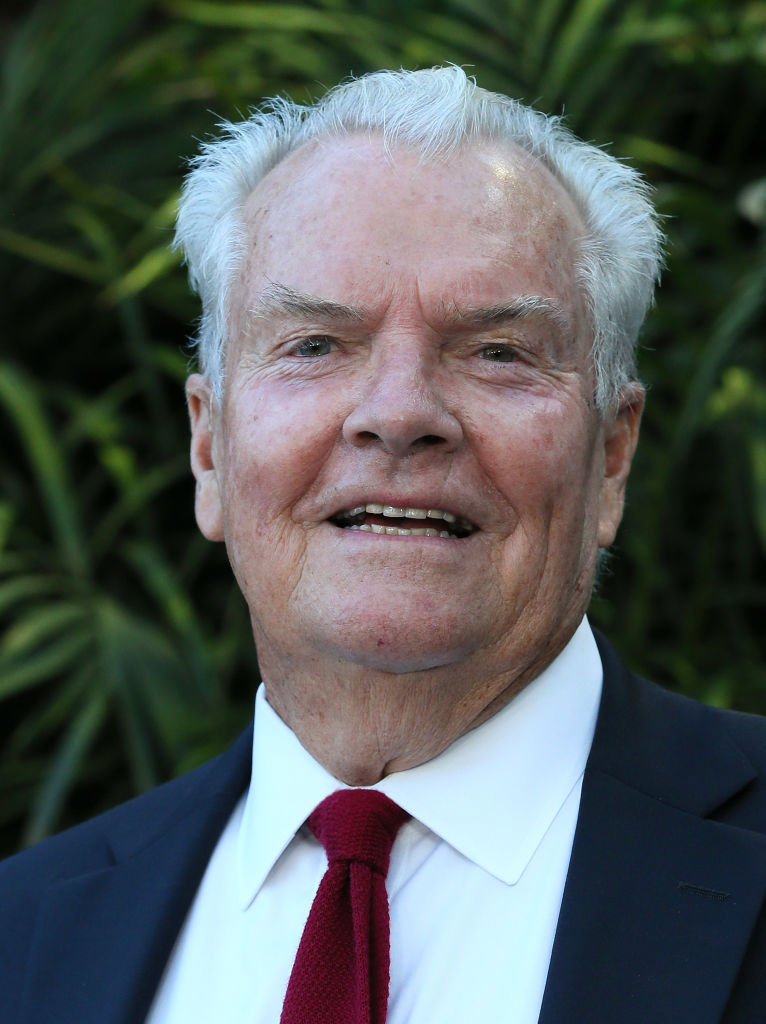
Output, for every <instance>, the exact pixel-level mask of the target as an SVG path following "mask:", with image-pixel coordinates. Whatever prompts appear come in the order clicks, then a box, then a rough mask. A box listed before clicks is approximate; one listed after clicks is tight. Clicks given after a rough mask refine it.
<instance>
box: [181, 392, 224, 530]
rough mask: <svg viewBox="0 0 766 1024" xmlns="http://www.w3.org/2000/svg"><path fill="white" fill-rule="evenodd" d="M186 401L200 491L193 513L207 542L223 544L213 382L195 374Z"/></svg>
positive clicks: (196, 497) (196, 496)
mask: <svg viewBox="0 0 766 1024" xmlns="http://www.w3.org/2000/svg"><path fill="white" fill-rule="evenodd" d="M186 401H187V405H188V408H189V420H190V424H191V453H190V454H191V468H192V472H193V473H194V479H195V480H196V481H197V489H196V492H195V497H194V513H195V516H196V518H197V525H198V526H199V528H200V531H201V532H202V534H203V536H205V537H207V539H208V540H223V514H222V508H221V494H220V489H219V481H218V471H217V467H216V464H215V445H214V438H215V408H214V402H215V399H214V398H213V393H212V390H211V387H210V381H209V380H208V379H207V377H203V376H202V375H201V374H198V373H193V374H192V375H191V376H190V377H189V378H188V380H187V381H186Z"/></svg>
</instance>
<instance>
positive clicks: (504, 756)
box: [147, 620, 602, 1024]
mask: <svg viewBox="0 0 766 1024" xmlns="http://www.w3.org/2000/svg"><path fill="white" fill-rule="evenodd" d="M601 680H602V669H601V662H600V659H599V655H598V650H597V648H596V644H595V641H594V639H593V634H592V633H591V631H590V627H589V626H588V623H587V621H586V620H583V622H582V623H581V625H580V627H579V628H578V630H577V632H576V633H575V635H574V636H573V637H572V639H571V641H570V642H569V644H568V645H567V647H566V648H565V649H564V650H563V651H562V653H561V654H560V655H559V656H558V658H556V660H555V661H554V662H553V663H552V664H551V665H550V666H549V667H548V668H547V669H546V670H545V671H544V672H543V673H542V674H541V675H540V676H539V677H538V678H537V679H536V680H534V682H532V683H530V684H529V686H527V687H526V688H525V689H524V690H523V691H522V692H521V693H520V694H519V695H518V696H517V697H515V698H514V700H513V701H511V703H510V704H508V705H506V707H504V708H503V709H502V710H501V711H499V712H498V713H497V714H496V715H494V716H493V717H492V718H490V719H489V720H488V721H487V722H484V723H483V724H482V725H481V726H479V727H478V728H477V729H474V730H473V731H472V732H469V733H467V734H466V735H465V736H462V737H461V738H460V739H458V740H456V741H455V742H454V743H453V744H451V746H449V747H448V748H447V749H446V750H444V751H443V752H442V753H441V754H439V755H438V757H435V758H433V760H431V761H428V762H426V763H425V764H422V765H419V766H418V767H416V768H410V769H408V770H407V771H403V772H397V773H394V774H392V775H389V776H387V777H386V778H385V779H382V780H381V781H380V782H379V783H377V784H376V785H375V786H373V787H371V788H373V789H379V790H381V791H382V792H384V793H386V794H387V795H388V796H390V797H391V799H392V800H395V801H396V802H397V803H398V804H399V805H400V806H401V807H403V808H405V809H406V810H407V811H409V812H410V814H411V815H412V819H411V820H410V821H409V822H407V823H406V824H405V825H404V826H403V827H402V829H401V830H400V832H399V835H398V837H397V839H396V842H395V843H394V847H393V851H392V855H391V866H390V870H389V874H388V879H387V889H388V893H389V899H390V907H391V989H390V996H389V1009H388V1018H387V1020H388V1024H433V1022H434V1021H439V1022H440V1024H475V1022H476V1021H481V1022H482V1024H496V1022H497V1024H500V1022H503V1024H507V1022H508V1021H513V1022H514V1024H534V1022H536V1021H537V1019H538V1015H539V1012H540V1006H541V1003H542V997H543V990H544V987H545V980H546V976H547V972H548V965H549V962H550V954H551V948H552V945H553V937H554V933H555V930H556V923H557V920H558V915H559V910H560V907H561V897H562V893H563V889H564V881H565V879H566V873H567V868H568V865H569V857H570V854H571V849H572V840H573V837H574V830H575V825H576V821H577V813H578V809H579V803H580V791H581V787H582V777H583V770H584V768H585V762H586V759H587V756H588V753H589V751H590V746H591V742H592V739H593V732H594V728H595V722H596V715H597V711H598V704H599V700H600V694H601ZM267 696H268V686H266V688H265V689H264V687H263V686H261V687H260V689H259V691H258V695H257V697H256V702H255V731H254V739H253V770H252V778H251V782H250V787H249V789H248V792H247V794H246V795H245V796H244V797H243V798H242V800H241V801H240V802H239V804H238V805H237V807H236V809H235V810H234V813H233V814H232V816H231V818H230V820H229V822H228V825H227V826H226V828H225V829H224V831H223V833H222V835H221V838H220V840H219V842H218V844H217V846H216V849H215V851H214V852H213V855H212V857H211V859H210V862H209V864H208V867H207V870H206V872H205V875H204V877H203V879H202V881H201V883H200V886H199V889H198V890H197V893H196V896H195V898H194V900H193V902H192V905H191V907H190V909H189V913H188V915H187V918H186V921H185V923H184V926H183V928H182V930H181V932H180V934H179V937H178V939H177V941H176V944H175V947H174V949H173V952H172V954H171V957H170V959H169V961H168V964H167V967H166V970H165V974H164V976H163V979H162V982H161V984H160V987H159V989H158V991H157V995H156V997H155V1000H154V1003H153V1006H152V1009H151V1011H150V1013H149V1016H148V1018H147V1024H210V1022H211V1021H215V1024H245V1022H247V1024H278V1022H279V1017H280V1013H281V1010H282V1000H283V998H284V993H285V990H286V988H287V982H288V979H289V976H290V971H291V969H292V965H293V960H294V958H295V953H296V950H297V948H298V942H299V940H300V937H301V934H302V932H303V927H304V925H305V923H306V918H307V917H308V913H309V910H310V908H311V903H312V901H313V898H314V895H315V893H316V890H317V887H318V885H319V881H320V879H321V877H322V875H323V874H324V871H325V868H326V864H327V861H326V857H325V854H324V850H323V849H322V847H321V845H320V844H319V842H318V841H317V840H316V839H315V838H314V836H313V835H312V834H311V833H310V831H309V830H308V828H307V827H306V826H305V825H304V822H305V820H306V818H307V817H308V815H309V814H310V813H311V811H312V810H313V809H314V807H315V806H316V805H317V804H318V803H319V802H320V801H321V800H323V799H324V798H325V797H326V796H328V795H329V794H330V793H332V792H334V791H335V790H336V789H343V788H347V787H345V785H344V784H343V783H341V782H339V781H338V780H337V779H335V778H333V776H332V775H330V774H329V773H328V772H327V771H326V770H325V769H324V768H323V767H322V766H321V765H320V764H319V763H318V762H316V761H315V760H314V758H313V757H312V756H311V755H310V754H309V753H308V752H307V751H306V750H305V749H304V748H303V747H302V746H301V745H300V743H299V742H298V740H297V738H296V736H295V734H294V733H293V732H292V731H291V730H290V729H289V728H288V727H287V726H286V725H285V724H284V722H282V720H281V719H280V718H279V717H278V716H277V715H276V714H275V712H274V711H273V710H272V709H271V707H270V706H269V704H268V701H267Z"/></svg>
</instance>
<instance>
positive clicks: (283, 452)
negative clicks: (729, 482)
mask: <svg viewBox="0 0 766 1024" xmlns="http://www.w3.org/2000/svg"><path fill="white" fill-rule="evenodd" d="M178 240H179V244H180V245H181V247H182V248H183V250H184V252H185V254H186V258H187V261H188V263H189V267H190V270H191V276H192V280H193V282H194V284H195V285H196V287H197V288H198V290H199V291H200V294H201V297H202V302H203V318H202V325H201V330H200V339H199V348H200V361H201V373H200V374H194V375H192V376H191V377H190V378H189V381H188V386H187V393H188V401H189V409H190V415H191V425H192V447H191V455H192V468H193V471H194V475H195V478H196V482H197V491H196V513H197V520H198V523H199V526H200V529H201V530H202V532H203V533H204V534H205V536H206V537H208V538H209V539H210V540H213V541H224V542H225V544H226V547H227V551H228V554H229V558H230V561H231V564H232V568H233V570H234V574H235V576H236V579H237V583H238V585H239V587H240V589H241V591H242V593H243V595H244V597H245V600H246V601H247V604H248V607H249V610H250V615H251V620H252V627H253V635H254V638H255V643H256V646H257V650H258V656H259V662H260V665H261V669H262V673H263V679H264V682H263V685H262V686H261V687H260V689H259V690H258V695H257V698H256V707H255V724H254V737H253V738H251V736H250V735H249V734H248V735H247V736H246V737H244V738H243V739H242V740H240V741H239V743H238V744H237V745H236V746H235V747H234V748H233V749H232V750H231V751H230V752H228V753H227V754H225V755H223V757H222V758H220V759H218V760H217V761H216V762H213V763H211V764H208V765H206V766H204V767H203V768H202V769H200V770H198V771H197V772H195V773H192V774H191V775H190V776H186V777H184V778H182V779H179V780H177V781H176V782H173V783H171V784H169V785H168V786H165V787H162V788H161V789H160V790H157V791H155V792H154V793H151V794H149V795H147V796H145V797H142V798H140V799H139V800H137V801H134V802H132V803H131V804H128V805H126V806H125V807H124V808H118V809H117V810H116V811H113V812H110V813H109V814H107V815H106V816H104V817H102V818H101V819H97V820H96V821H95V822H91V823H88V824H86V825H84V826H80V828H78V829H75V830H73V831H72V832H70V833H68V834H65V835H63V836H61V837H58V838H56V839H53V840H51V841H49V842H48V843H45V844H42V845H41V847H39V848H38V849H37V850H33V851H30V852H28V853H27V854H24V855H22V856H21V857H19V858H16V859H14V860H12V861H10V862H8V863H7V864H6V865H5V867H4V870H3V871H2V874H1V875H0V885H2V890H0V891H2V894H3V902H4V905H5V910H4V915H3V918H2V922H3V933H4V934H3V939H2V942H3V943H4V946H3V947H2V955H3V961H2V965H3V966H2V967H0V973H1V974H2V981H3V992H4V997H3V1004H2V1008H0V1021H2V1024H10V1022H11V1021H13V1022H19V1024H21V1022H24V1024H32V1022H36V1024H43V1022H53V1021H56V1022H59V1021H72V1022H77V1024H112V1022H114V1024H116V1022H121V1024H128V1022H131V1024H132V1022H135V1024H138V1022H140V1021H143V1020H147V1021H148V1022H149V1024H180V1022H183V1024H193V1022H197V1021H199V1022H202V1021H204V1022H206V1024H207V1022H210V1021H215V1022H216V1024H235V1022H245V1021H247V1022H253V1021H257V1022H264V1024H265V1022H277V1021H279V1020H281V1021H282V1022H284V1024H299V1022H306V1024H321V1022H325V1021H327V1022H333V1024H346V1022H352V1021H353V1022H362V1021H365V1022H374V1024H383V1021H384V1020H386V1019H387V1020H388V1021H389V1022H392V1024H432V1022H433V1021H440V1022H455V1024H457V1022H461V1024H468V1022H471V1024H474V1022H477V1021H478V1022H481V1024H495V1022H498V1024H499V1022H501V1021H502V1022H513V1024H532V1022H534V1021H537V1020H538V1019H539V1020H540V1021H542V1022H544V1024H573V1022H575V1024H579V1022H599V1024H601V1022H615V1024H617V1022H619V1024H646V1022H648V1021H673V1022H674V1024H678V1022H682V1024H712V1022H714V1021H727V1022H730V1024H731V1022H740V1024H745V1022H754V1021H756V1020H763V1019H766V1017H764V1013H766V1011H765V1010H764V1007H765V1006H766V970H764V956H765V955H766V923H765V919H764V913H763V901H764V893H765V892H766V837H765V836H764V831H765V830H766V797H765V796H764V786H763V782H762V773H763V771H764V768H766V729H764V724H763V722H761V721H758V720H757V719H752V718H748V717H745V716H737V715H734V714H730V713H721V712H717V711H713V710H711V709H706V708H703V707H701V706H699V705H695V704H693V703H691V702H688V701H685V700H682V699H680V698H678V697H675V696H672V695H670V694H668V693H665V692H663V691H660V690H658V689H656V688H655V687H653V686H651V685H650V684H647V683H645V682H643V681H641V680H638V679H637V678H636V677H634V676H632V675H631V674H630V673H629V672H628V671H627V670H626V669H625V668H624V667H623V666H622V665H621V663H620V662H619V660H618V659H617V656H616V655H615V654H614V652H613V651H612V650H611V649H610V648H609V646H608V645H607V644H606V642H605V641H603V642H602V641H601V640H599V644H598V646H597V644H596V641H595V640H594V637H593V634H592V632H591V631H590V628H589V626H588V623H587V620H586V619H585V612H586V609H587V605H588V601H589V597H590V594H591V589H592V585H593V579H594V574H595V571H596V566H597V561H598V555H599V549H603V548H606V547H608V546H609V545H610V544H611V543H612V541H613V539H614V536H615V532H616V530H617V527H618V525H619V522H620V518H621V514H622V506H623V498H624V492H625V484H626V480H627V477H628V473H629V470H630V465H631V459H632V457H633V453H634V449H635V445H636V441H637V437H638V429H639V421H640V418H641V411H642V406H643V401H644V394H643V390H642V388H641V386H640V384H639V383H638V382H637V381H636V379H635V374H634V367H633V358H632V352H633V346H634V343H635V340H636V336H637V333H638V330H639V327H640V324H641V322H642V320H643V317H644V315H645V312H646V310H647V308H648V306H649V305H650V302H651V297H652V291H653V286H654V282H655V280H656V277H657V273H658V266H659V244H660V235H659V231H658V229H657V224H656V219H655V217H654V214H653V211H652V208H651V206H650V204H649V202H648V199H647V192H646V188H645V187H644V185H643V184H642V182H641V181H640V179H639V178H638V176H637V175H636V173H635V172H634V171H632V170H631V169H629V168H628V167H626V166H625V165H624V164H621V163H619V162H618V161H617V160H615V159H613V158H612V157H610V156H608V155H607V154H605V153H603V152H602V151H600V150H598V149H596V148H594V147H592V146H588V145H586V144H584V143H582V142H580V141H579V140H577V139H575V138H574V137H573V136H572V135H571V134H570V133H569V132H568V131H567V130H566V129H565V128H563V127H562V126H561V124H560V123H558V122H557V121H556V120H555V119H548V118H545V117H543V116H542V115H541V114H538V113H536V112H534V111H532V110H530V109H528V108H525V107H523V106H521V105H519V104H517V103H516V102H514V101H512V100H509V99H507V98H506V97H502V96H497V95H492V94H489V93H487V92H484V91H483V90H481V89H478V88H477V87H476V86H475V85H474V84H473V83H472V82H471V81H470V80H468V79H467V78H466V77H465V75H464V74H463V72H462V71H461V70H460V69H458V68H454V67H451V68H443V69H433V70H430V71H421V72H414V73H410V72H400V73H389V72H385V73H380V74H376V75H372V76H369V77H366V78H363V79H360V80H357V81H352V82H350V83H348V84H345V85H343V86H340V87H338V88H337V89H335V90H332V91H331V92H330V93H329V94H328V95H327V96H325V98H324V99H323V100H322V101H321V102H320V103H318V104H317V105H316V106H314V107H310V108H307V109H303V108H298V107H296V106H294V105H292V104H290V103H288V102H287V101H282V100H279V101H274V103H273V104H272V105H271V106H270V107H269V108H268V109H266V110H264V111H262V112H259V113H256V114H254V115H253V116H252V117H251V118H250V119H249V120H248V121H246V122H244V123H242V124H236V125H228V126H226V128H225V131H224V133H223V136H222V138H221V139H219V140H218V141H215V142H212V143H210V144H209V145H207V146H206V147H205V148H204V151H203V152H202V154H201V155H200V157H199V158H198V159H197V161H196V164H195V166H194V168H193V170H192V173H191V175H190V177H189V179H188V181H187V186H186V189H185V193H184V198H183V201H182V204H181V210H180V215H179V227H178ZM328 862H329V868H328ZM389 905H390V917H389ZM389 922H390V924H389ZM389 929H390V930H389ZM389 949H390V985H389Z"/></svg>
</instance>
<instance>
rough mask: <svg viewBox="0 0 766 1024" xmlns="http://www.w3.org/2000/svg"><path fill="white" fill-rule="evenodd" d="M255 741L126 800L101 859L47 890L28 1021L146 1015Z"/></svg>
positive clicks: (94, 1023)
mask: <svg viewBox="0 0 766 1024" xmlns="http://www.w3.org/2000/svg"><path fill="white" fill-rule="evenodd" d="M250 743H251V739H250V734H249V733H246V734H245V735H244V736H243V737H241V738H240V740H239V741H238V742H237V743H236V744H235V746H234V747H232V749H231V750H230V751H228V752H227V753H226V754H225V755H224V756H223V757H222V758H219V759H217V760H216V761H215V762H211V763H210V764H209V765H206V766H203V769H202V770H200V772H199V773H193V775H192V776H190V777H188V778H189V781H188V782H185V780H177V781H176V782H175V783H173V784H171V785H170V786H169V787H163V788H162V789H160V790H158V791H155V793H152V794H150V796H149V797H147V798H145V800H143V801H138V802H137V803H136V805H135V806H136V808H138V809H139V810H136V812H135V813H131V810H130V805H128V807H127V808H126V809H125V813H124V814H123V815H122V816H121V819H120V825H119V828H118V829H115V830H113V831H112V833H111V834H110V836H109V840H108V844H107V846H105V850H104V866H103V867H102V868H100V869H98V868H97V869H96V870H93V871H91V872H89V873H87V874H85V875H81V876H77V877H74V878H68V879H63V880H62V881H60V882H58V883H56V884H55V885H53V886H51V887H50V888H49V889H48V891H47V892H46V894H45V895H44V897H43V899H42V901H41V905H40V909H39V913H38V917H37V921H36V926H35V936H34V940H33V946H32V952H31V955H30V965H29V971H28V974H27V978H26V984H25V990H24V992H25V995H24V1000H23V1003H22V1012H21V1014H20V1018H19V1019H20V1022H21V1024H50V1021H54V1020H68V1021H69V1020H71V1021H77V1022H78V1024H140V1022H141V1021H143V1020H144V1018H145V1016H146V1013H147V1012H148V1009H149V1006H150V1004H151V1000H152V998H153V996H154V993H155V991H156V988H157V985H158V984H159V981H160V978H161V976H162V972H163V970H164V967H165V964H166V962H167V959H168V956H169V954H170V951H171V949H172V946H173V943H174V941H175V939H176V936H177V935H178V932H179V930H180V928H181V925H182V924H183V921H184V918H185V916H186V912H187V910H188V908H189V905H190V903H191V900H192V898H193V896H194V893H195V891H196V888H197V886H198V884H199V881H200V879H201V877H202V874H203V873H204V870H205V867H206V865H207V862H208V860H209V858H210V855H211V853H212V850H213V848H214V846H215V844H216V842H217V840H218V837H219V836H220V833H221V831H222V829H223V827H224V825H225V824H226V821H227V820H228V817H229V816H230V814H231V812H232V810H233V808H234V805H235V804H236V802H237V800H238V798H239V797H240V795H241V794H242V792H243V791H244V789H245V787H246V785H247V779H248V772H249V764H250ZM146 801H152V806H151V810H152V813H151V817H149V816H148V815H147V809H146ZM62 935H65V936H67V940H66V945H63V946H62V944H61V940H60V936H62ZM88 972H90V974H88Z"/></svg>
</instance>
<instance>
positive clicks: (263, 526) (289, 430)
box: [224, 385, 338, 534]
mask: <svg viewBox="0 0 766 1024" xmlns="http://www.w3.org/2000/svg"><path fill="white" fill-rule="evenodd" d="M229 423H230V429H229V431H228V433H227V437H226V451H225V456H224V461H225V465H226V486H225V496H224V506H225V508H224V514H225V515H226V516H227V517H228V518H229V519H230V520H234V519H236V520H238V521H240V523H241V522H242V521H244V522H248V523H250V526H251V529H253V530H254V532H256V533H259V534H263V533H270V532H271V531H272V530H273V529H274V527H275V526H279V527H284V526H286V525H288V524H289V523H290V522H291V521H292V519H291V511H292V509H293V507H294V506H295V505H296V503H297V502H299V501H300V500H301V499H302V498H303V497H304V496H305V495H306V493H307V492H308V491H310V490H311V487H312V485H313V483H314V481H315V480H316V478H317V475H318V473H319V472H320V470H321V467H322V465H323V463H324V461H325V460H326V458H327V456H328V453H329V451H330V450H331V448H332V444H333V439H334V437H335V436H336V434H337V433H338V428H337V427H336V426H335V424H334V421H333V414H332V407H331V404H330V403H329V402H327V401H324V402H323V401H322V396H321V395H319V394H318V393H313V392H311V393H310V392H308V391H300V390H299V389H291V388H287V387H284V386H277V385H260V386H259V387H258V391H257V395H252V396H250V400H249V401H248V402H244V401H240V402H239V403H238V408H237V414H236V416H232V417H230V420H229Z"/></svg>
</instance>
